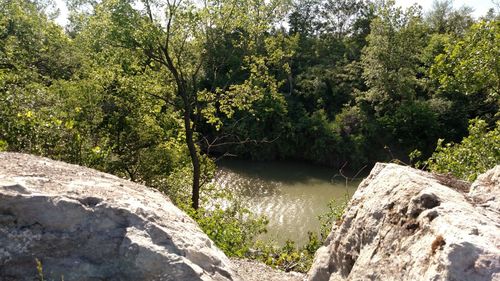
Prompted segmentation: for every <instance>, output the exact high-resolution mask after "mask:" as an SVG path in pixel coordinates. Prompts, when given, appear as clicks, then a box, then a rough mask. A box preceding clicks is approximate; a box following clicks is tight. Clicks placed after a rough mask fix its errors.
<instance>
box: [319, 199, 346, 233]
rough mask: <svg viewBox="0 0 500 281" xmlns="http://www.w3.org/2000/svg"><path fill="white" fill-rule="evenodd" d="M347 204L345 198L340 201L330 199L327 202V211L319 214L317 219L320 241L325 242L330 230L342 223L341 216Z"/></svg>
mask: <svg viewBox="0 0 500 281" xmlns="http://www.w3.org/2000/svg"><path fill="white" fill-rule="evenodd" d="M348 202H349V200H348V198H347V196H346V198H344V199H342V200H340V201H339V200H337V199H332V200H331V201H330V202H328V211H326V212H325V213H324V214H321V215H320V216H319V217H318V219H319V221H320V223H321V229H320V235H321V241H325V240H326V238H327V237H328V235H329V234H330V232H331V230H332V226H333V225H334V224H337V225H338V224H340V223H342V216H343V215H344V212H345V210H346V208H347V203H348Z"/></svg>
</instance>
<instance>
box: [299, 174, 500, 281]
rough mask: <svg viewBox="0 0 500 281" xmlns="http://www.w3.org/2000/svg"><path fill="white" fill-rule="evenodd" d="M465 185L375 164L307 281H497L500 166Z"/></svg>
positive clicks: (318, 255) (499, 261)
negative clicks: (465, 190) (466, 188)
mask: <svg viewBox="0 0 500 281" xmlns="http://www.w3.org/2000/svg"><path fill="white" fill-rule="evenodd" d="M463 188H464V183H463V182H458V181H456V180H453V179H451V178H449V177H446V176H434V175H431V174H429V173H425V172H422V171H419V170H415V169H412V168H409V167H402V166H398V165H395V164H377V165H376V166H375V167H374V169H373V170H372V172H371V174H370V175H369V176H368V178H366V179H365V180H364V181H363V182H362V183H361V184H360V186H359V188H358V190H357V191H356V193H355V194H354V196H353V198H352V199H351V202H350V203H349V206H348V211H347V212H346V214H345V216H344V218H343V222H342V223H341V224H340V225H338V226H335V227H334V228H333V229H332V232H331V234H330V236H329V237H328V241H327V243H326V244H327V245H326V246H324V247H322V248H320V249H319V250H318V252H317V253H316V256H315V261H314V264H313V267H312V268H311V270H310V271H309V273H308V279H309V280H314V281H320V280H433V281H438V280H454V281H462V280H463V281H476V280H500V203H499V202H500V166H497V167H496V168H494V169H492V170H490V171H488V172H487V173H485V174H483V175H481V176H480V177H479V178H478V180H477V181H476V182H475V183H473V185H472V186H471V188H470V192H464V191H463Z"/></svg>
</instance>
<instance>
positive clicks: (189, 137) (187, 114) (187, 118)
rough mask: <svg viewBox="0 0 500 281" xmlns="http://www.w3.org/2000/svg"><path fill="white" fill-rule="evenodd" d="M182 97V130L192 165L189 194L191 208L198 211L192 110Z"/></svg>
mask: <svg viewBox="0 0 500 281" xmlns="http://www.w3.org/2000/svg"><path fill="white" fill-rule="evenodd" d="M182 96H183V102H184V129H185V130H186V145H187V147H188V149H189V156H190V157H191V163H192V164H193V185H192V188H193V190H192V193H191V206H192V207H193V209H195V210H198V208H199V207H200V177H201V169H200V158H199V157H198V152H197V151H196V145H195V142H194V136H193V135H194V132H193V127H192V126H191V111H192V108H191V106H190V104H189V100H188V99H187V98H186V96H184V95H182Z"/></svg>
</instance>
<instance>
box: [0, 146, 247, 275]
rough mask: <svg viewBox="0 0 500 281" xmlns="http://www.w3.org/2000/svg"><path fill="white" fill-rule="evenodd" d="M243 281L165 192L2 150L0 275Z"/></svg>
mask: <svg viewBox="0 0 500 281" xmlns="http://www.w3.org/2000/svg"><path fill="white" fill-rule="evenodd" d="M35 259H38V260H40V261H41V263H42V267H43V273H44V275H45V280H61V279H62V278H64V280H66V281H72V280H78V281H87V280H88V281H90V280H92V281H94V280H95V281H97V280H159V281H161V280H164V281H170V280H172V281H174V280H239V277H238V276H237V275H236V273H235V272H234V271H233V270H232V269H231V263H230V261H229V260H228V258H227V257H226V256H225V255H224V254H223V253H222V252H221V251H220V250H219V249H217V248H216V247H215V245H214V244H213V242H212V241H211V240H210V239H209V238H208V237H207V236H206V235H205V234H204V233H203V232H202V231H201V230H200V229H199V227H198V226H197V224H196V223H195V222H194V221H193V220H192V219H191V218H189V217H188V216H187V215H186V214H184V213H183V212H182V211H181V210H179V209H178V208H177V207H175V206H174V205H173V204H172V203H171V202H170V200H169V199H168V198H167V197H166V196H164V195H162V194H161V193H159V192H156V191H154V190H152V189H149V188H147V187H145V186H141V185H138V184H135V183H132V182H130V181H126V180H123V179H120V178H118V177H115V176H111V175H109V174H105V173H101V172H98V171H95V170H92V169H88V168H83V167H79V166H76V165H70V164H66V163H62V162H57V161H53V160H49V159H46V158H41V157H35V156H30V155H24V154H16V153H0V280H2V281H10V280H39V279H38V277H37V276H38V275H37V268H36V262H35Z"/></svg>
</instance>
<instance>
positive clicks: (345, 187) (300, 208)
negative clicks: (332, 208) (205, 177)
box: [215, 160, 360, 245]
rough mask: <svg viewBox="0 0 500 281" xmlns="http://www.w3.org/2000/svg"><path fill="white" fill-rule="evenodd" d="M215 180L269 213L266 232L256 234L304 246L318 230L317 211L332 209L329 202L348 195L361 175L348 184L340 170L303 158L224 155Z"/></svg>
mask: <svg viewBox="0 0 500 281" xmlns="http://www.w3.org/2000/svg"><path fill="white" fill-rule="evenodd" d="M215 182H216V184H217V185H219V186H221V187H223V188H227V189H229V190H231V191H233V192H236V193H237V194H238V195H240V196H241V197H242V198H243V199H244V201H246V202H247V203H248V206H249V208H250V210H252V211H253V212H254V213H257V214H262V215H265V216H267V217H268V219H269V224H268V232H267V233H266V234H262V235H261V236H260V237H258V239H261V240H265V241H274V242H276V243H278V245H282V244H284V242H285V241H286V240H287V239H291V240H293V241H295V242H296V243H297V245H303V244H304V243H306V242H307V240H308V235H307V232H308V231H315V232H318V233H319V229H320V223H319V220H318V216H319V215H321V214H324V213H325V212H326V211H327V210H328V207H327V204H328V202H329V201H330V200H332V199H337V200H338V202H341V201H342V200H345V198H350V197H351V196H352V194H353V193H354V191H355V190H356V187H357V186H358V184H359V182H360V179H358V180H355V181H348V182H347V183H346V180H345V178H343V177H342V176H341V175H340V174H339V172H338V171H337V170H333V169H329V168H325V167H320V166H315V165H311V164H305V163H300V162H250V161H243V160H224V161H221V162H219V163H218V171H217V175H216V178H215Z"/></svg>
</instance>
